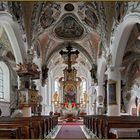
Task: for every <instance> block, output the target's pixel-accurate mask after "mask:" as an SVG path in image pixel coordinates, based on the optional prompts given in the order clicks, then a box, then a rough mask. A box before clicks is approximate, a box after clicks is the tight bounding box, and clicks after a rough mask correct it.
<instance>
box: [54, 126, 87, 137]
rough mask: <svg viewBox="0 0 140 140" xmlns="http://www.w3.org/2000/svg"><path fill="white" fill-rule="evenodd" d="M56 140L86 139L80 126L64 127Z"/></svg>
mask: <svg viewBox="0 0 140 140" xmlns="http://www.w3.org/2000/svg"><path fill="white" fill-rule="evenodd" d="M56 139H86V136H85V135H84V133H83V131H82V130H81V128H80V126H79V125H63V126H62V127H61V129H60V131H59V132H58V134H57V135H56Z"/></svg>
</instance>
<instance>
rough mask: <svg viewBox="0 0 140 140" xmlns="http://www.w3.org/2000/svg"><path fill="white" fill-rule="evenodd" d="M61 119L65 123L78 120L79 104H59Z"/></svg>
mask: <svg viewBox="0 0 140 140" xmlns="http://www.w3.org/2000/svg"><path fill="white" fill-rule="evenodd" d="M61 106H62V108H61V117H62V118H63V119H65V120H66V121H74V120H75V121H76V120H77V119H78V118H79V113H80V109H79V104H76V103H64V104H61Z"/></svg>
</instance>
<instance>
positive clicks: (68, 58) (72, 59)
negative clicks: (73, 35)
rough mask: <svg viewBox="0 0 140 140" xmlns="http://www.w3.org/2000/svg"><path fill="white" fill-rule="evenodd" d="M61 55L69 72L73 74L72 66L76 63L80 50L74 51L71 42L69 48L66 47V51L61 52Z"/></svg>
mask: <svg viewBox="0 0 140 140" xmlns="http://www.w3.org/2000/svg"><path fill="white" fill-rule="evenodd" d="M59 53H60V55H61V56H62V58H63V59H64V63H65V64H67V65H68V72H71V70H72V68H71V66H72V65H73V64H75V63H76V59H77V58H78V54H79V51H78V50H75V51H73V48H72V46H71V44H70V42H69V43H68V46H67V47H66V51H63V50H61V51H60V52H59Z"/></svg>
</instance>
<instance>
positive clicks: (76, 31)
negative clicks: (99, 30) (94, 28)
mask: <svg viewBox="0 0 140 140" xmlns="http://www.w3.org/2000/svg"><path fill="white" fill-rule="evenodd" d="M83 33H84V29H83V27H82V26H81V25H80V24H79V23H78V22H77V20H76V19H75V18H73V16H70V15H69V16H65V17H64V18H63V19H62V20H61V21H60V22H59V23H58V24H57V26H56V28H55V34H56V36H57V37H59V38H62V39H75V40H76V39H79V38H80V37H81V36H82V35H83Z"/></svg>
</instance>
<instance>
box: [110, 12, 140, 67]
mask: <svg viewBox="0 0 140 140" xmlns="http://www.w3.org/2000/svg"><path fill="white" fill-rule="evenodd" d="M136 23H140V14H139V13H130V14H128V15H126V16H125V17H124V21H123V22H122V23H121V24H120V25H119V27H118V28H117V32H116V34H115V37H114V43H113V44H112V47H111V51H112V54H113V55H112V62H113V64H112V65H113V66H121V64H122V59H123V55H124V51H125V47H126V45H127V41H128V39H129V36H130V33H131V31H132V29H133V27H134V25H135V24H136Z"/></svg>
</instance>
